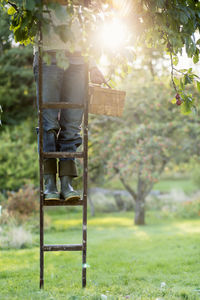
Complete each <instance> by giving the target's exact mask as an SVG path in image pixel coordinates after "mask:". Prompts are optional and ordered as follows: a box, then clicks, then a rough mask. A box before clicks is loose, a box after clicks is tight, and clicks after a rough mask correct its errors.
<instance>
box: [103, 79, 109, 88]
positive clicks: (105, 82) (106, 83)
mask: <svg viewBox="0 0 200 300" xmlns="http://www.w3.org/2000/svg"><path fill="white" fill-rule="evenodd" d="M108 81H109V80H108ZM108 81H104V82H103V84H105V85H106V86H107V87H108V88H109V89H111V86H110V85H109V84H108Z"/></svg>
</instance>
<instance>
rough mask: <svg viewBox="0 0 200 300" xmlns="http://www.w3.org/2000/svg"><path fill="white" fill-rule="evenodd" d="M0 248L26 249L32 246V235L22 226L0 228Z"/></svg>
mask: <svg viewBox="0 0 200 300" xmlns="http://www.w3.org/2000/svg"><path fill="white" fill-rule="evenodd" d="M0 240H1V242H0V248H2V249H4V248H17V249H20V248H26V247H28V246H31V245H32V241H33V239H32V234H31V232H30V231H28V230H27V229H25V228H24V227H23V226H9V227H3V228H2V227H0Z"/></svg>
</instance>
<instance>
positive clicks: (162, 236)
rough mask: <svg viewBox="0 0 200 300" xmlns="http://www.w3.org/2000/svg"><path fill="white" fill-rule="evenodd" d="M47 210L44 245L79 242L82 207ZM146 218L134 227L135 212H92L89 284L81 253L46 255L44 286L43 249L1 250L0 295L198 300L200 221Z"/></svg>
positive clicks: (44, 297) (150, 215) (89, 236)
mask: <svg viewBox="0 0 200 300" xmlns="http://www.w3.org/2000/svg"><path fill="white" fill-rule="evenodd" d="M49 215H50V216H51V218H52V227H51V230H47V232H46V234H45V242H46V243H79V242H80V241H81V225H80V224H81V219H80V217H81V215H80V213H79V212H78V213H77V212H75V211H74V212H73V211H71V212H70V214H69V211H66V209H62V210H61V209H58V210H56V211H53V210H50V211H49ZM147 223H148V224H149V225H148V226H142V227H137V226H133V215H132V213H115V214H114V213H113V214H104V215H98V216H97V217H95V218H92V217H89V218H88V258H87V263H88V265H89V266H90V267H89V266H88V269H87V288H85V289H82V288H81V253H80V252H78V253H74V252H53V253H52V252H51V253H49V252H48V253H45V286H44V290H41V291H40V290H39V288H38V286H39V248H38V247H36V246H35V247H34V248H31V249H22V250H13V249H12V250H7V251H1V253H0V299H3V300H4V299H20V300H22V299H26V300H27V299H28V300H29V299H33V300H37V299H106V297H105V296H107V299H127V298H129V299H156V298H157V299H158V298H159V299H161V298H162V299H200V297H199V295H200V294H199V293H198V290H200V281H199V278H200V251H199V248H200V220H187V221H186V220H184V221H183V220H173V222H169V221H168V220H159V219H156V218H155V217H153V216H152V214H148V215H147ZM37 240H39V238H38V236H37ZM162 282H164V283H165V284H166V286H164V287H161V283H162ZM103 295H105V296H103Z"/></svg>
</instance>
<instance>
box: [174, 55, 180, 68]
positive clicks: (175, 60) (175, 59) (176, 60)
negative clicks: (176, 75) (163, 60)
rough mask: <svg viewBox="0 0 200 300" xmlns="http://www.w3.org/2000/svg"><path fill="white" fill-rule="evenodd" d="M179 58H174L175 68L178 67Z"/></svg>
mask: <svg viewBox="0 0 200 300" xmlns="http://www.w3.org/2000/svg"><path fill="white" fill-rule="evenodd" d="M178 61H179V60H178V56H174V57H173V64H174V66H177V65H178Z"/></svg>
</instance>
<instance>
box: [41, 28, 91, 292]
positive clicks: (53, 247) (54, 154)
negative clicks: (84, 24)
mask: <svg viewBox="0 0 200 300" xmlns="http://www.w3.org/2000/svg"><path fill="white" fill-rule="evenodd" d="M40 28H41V27H40ZM40 33H41V30H40ZM40 36H41V37H40V41H41V40H42V33H41V34H40ZM40 44H41V43H39V55H38V59H39V62H38V64H39V79H38V84H39V95H38V98H39V109H38V118H39V169H40V288H42V287H43V286H44V252H45V251H82V287H85V286H86V250H87V187H88V66H87V67H86V68H87V76H86V86H87V89H86V96H85V101H84V104H83V105H80V104H71V103H67V102H59V103H53V102H52V103H43V101H42V49H41V47H40ZM46 108H50V109H66V108H72V109H80V108H83V110H84V121H83V151H82V152H44V151H43V120H42V114H43V109H46ZM45 158H82V159H83V196H82V199H81V200H76V201H74V200H72V201H64V200H55V201H53V200H45V199H44V185H43V181H44V179H43V176H44V172H43V161H44V159H45ZM45 206H82V208H83V214H82V215H83V217H82V220H83V222H82V244H72V245H70V244H63V245H45V244H44V207H45Z"/></svg>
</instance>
